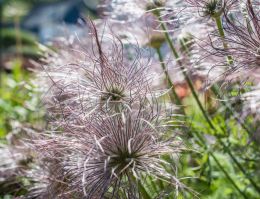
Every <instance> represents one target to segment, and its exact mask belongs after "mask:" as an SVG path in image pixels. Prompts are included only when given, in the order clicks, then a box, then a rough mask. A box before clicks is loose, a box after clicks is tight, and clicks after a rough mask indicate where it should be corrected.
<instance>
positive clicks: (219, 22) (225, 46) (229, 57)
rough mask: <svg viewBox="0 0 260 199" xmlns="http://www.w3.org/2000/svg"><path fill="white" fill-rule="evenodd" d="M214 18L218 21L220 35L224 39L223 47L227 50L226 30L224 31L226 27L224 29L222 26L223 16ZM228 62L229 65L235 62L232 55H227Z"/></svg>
mask: <svg viewBox="0 0 260 199" xmlns="http://www.w3.org/2000/svg"><path fill="white" fill-rule="evenodd" d="M214 19H215V22H216V25H217V28H218V32H219V35H220V37H221V38H222V41H223V47H224V49H225V50H227V49H228V45H227V43H226V42H225V41H224V39H225V32H224V29H223V26H222V21H221V16H217V17H215V18H214ZM227 62H228V64H229V65H230V64H232V63H233V59H232V57H231V56H230V55H228V56H227Z"/></svg>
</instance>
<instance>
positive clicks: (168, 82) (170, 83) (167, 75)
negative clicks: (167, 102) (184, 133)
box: [156, 48, 184, 113]
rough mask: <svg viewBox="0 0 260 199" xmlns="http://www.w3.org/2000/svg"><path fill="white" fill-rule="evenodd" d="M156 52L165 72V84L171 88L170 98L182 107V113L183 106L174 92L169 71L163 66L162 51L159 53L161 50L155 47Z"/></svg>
mask: <svg viewBox="0 0 260 199" xmlns="http://www.w3.org/2000/svg"><path fill="white" fill-rule="evenodd" d="M156 52H157V54H158V57H159V60H160V63H161V67H162V69H163V71H164V74H165V77H166V79H167V84H168V88H169V89H171V95H170V98H171V100H172V101H173V102H174V101H175V102H176V104H177V105H179V106H180V107H181V108H182V112H183V113H184V110H183V106H182V103H181V100H180V98H179V96H178V95H177V93H176V92H175V89H174V84H173V82H172V80H171V78H170V76H169V73H168V71H167V69H166V66H165V63H164V60H163V56H162V53H161V50H160V49H159V48H156Z"/></svg>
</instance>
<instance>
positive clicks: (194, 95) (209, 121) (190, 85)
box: [158, 16, 260, 193]
mask: <svg viewBox="0 0 260 199" xmlns="http://www.w3.org/2000/svg"><path fill="white" fill-rule="evenodd" d="M158 18H159V21H162V20H161V17H160V16H159V17H158ZM161 26H162V29H163V31H164V34H165V38H166V41H167V42H168V45H169V47H170V49H171V51H172V53H173V55H174V57H175V58H176V60H177V63H178V64H179V66H180V68H181V70H182V73H183V76H184V78H185V80H186V82H187V83H188V86H189V88H190V89H191V93H192V95H193V97H194V99H195V101H196V103H197V104H198V106H199V108H200V110H201V112H202V114H203V116H204V118H205V119H206V121H207V122H208V124H209V126H210V128H211V129H212V130H214V131H215V132H218V131H217V129H216V128H215V126H214V125H213V123H212V121H211V119H210V117H209V116H208V114H207V113H206V111H205V109H204V107H203V106H202V103H201V102H200V100H199V97H198V95H197V93H196V91H195V88H194V86H193V83H192V80H191V79H190V77H189V76H188V74H187V73H186V71H185V68H184V67H183V65H182V63H181V61H180V60H179V58H180V56H179V54H178V52H177V50H176V49H175V47H174V45H173V43H172V41H171V39H170V36H169V34H168V31H167V28H166V26H165V24H164V23H163V22H161ZM216 138H217V140H218V141H219V143H220V144H221V145H222V146H223V148H224V149H225V150H226V151H227V153H228V155H229V156H230V157H231V159H232V160H233V161H234V163H235V164H236V165H237V167H238V168H239V170H240V171H241V172H242V173H243V174H244V175H245V177H246V178H247V179H248V180H249V181H250V182H251V184H252V185H253V186H254V187H255V188H256V190H257V191H258V192H259V193H260V189H258V186H256V183H255V182H254V181H253V180H252V179H251V178H250V177H249V176H248V174H247V173H246V171H245V170H244V169H243V167H242V165H241V164H240V163H239V162H238V161H237V159H236V158H235V156H234V155H233V154H232V153H231V151H230V149H229V148H228V147H227V146H226V145H225V143H224V142H223V141H222V140H221V139H220V138H219V137H216ZM252 182H253V183H252Z"/></svg>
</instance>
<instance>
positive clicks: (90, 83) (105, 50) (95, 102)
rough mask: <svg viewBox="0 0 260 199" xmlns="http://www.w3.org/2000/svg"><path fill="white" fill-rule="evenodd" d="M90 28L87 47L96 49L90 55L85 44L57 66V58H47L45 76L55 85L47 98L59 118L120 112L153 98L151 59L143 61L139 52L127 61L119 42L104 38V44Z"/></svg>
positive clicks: (50, 88) (48, 103) (94, 28)
mask: <svg viewBox="0 0 260 199" xmlns="http://www.w3.org/2000/svg"><path fill="white" fill-rule="evenodd" d="M90 29H91V33H90V35H89V36H90V37H91V38H92V40H91V39H89V40H88V41H87V42H86V44H85V45H88V46H92V49H91V50H90V52H86V51H83V50H84V48H85V46H84V45H83V44H81V45H78V46H80V47H76V46H75V48H74V49H71V50H69V49H68V51H72V53H73V51H74V53H75V51H76V52H77V54H75V55H74V56H72V57H70V60H66V58H65V59H64V60H63V61H61V63H60V64H57V62H55V60H56V59H53V57H50V58H49V60H48V59H47V62H48V65H47V66H45V70H44V72H43V73H42V74H43V75H44V76H46V77H47V81H49V80H51V81H49V82H51V84H48V85H49V91H48V93H47V97H46V98H45V99H46V101H47V103H46V104H47V106H48V109H49V110H50V112H52V113H53V115H54V116H55V117H57V116H58V117H62V118H74V117H79V114H81V115H85V116H86V115H87V114H88V113H91V112H93V111H95V110H99V111H104V110H106V111H108V110H109V111H119V110H120V109H122V108H124V107H125V106H132V105H133V104H134V103H138V102H139V101H141V99H142V98H143V96H146V97H148V96H149V92H150V91H149V90H150V88H149V81H150V78H151V76H149V74H148V72H147V71H148V67H149V60H145V61H144V60H141V59H140V51H139V50H138V49H136V57H133V58H132V61H129V60H128V59H125V57H124V50H123V48H124V47H123V44H122V43H121V41H120V40H119V39H117V38H115V36H113V37H114V38H106V37H105V36H104V37H105V38H104V40H106V41H100V38H99V35H98V33H97V30H96V27H95V26H94V24H90ZM111 49H112V50H111ZM111 51H112V52H111ZM62 53H63V54H62ZM62 53H61V55H58V57H59V56H61V57H62V58H63V57H66V54H65V53H64V49H63V51H62ZM66 53H68V52H66ZM79 54H80V55H79ZM50 60H51V61H50ZM46 74H47V75H46Z"/></svg>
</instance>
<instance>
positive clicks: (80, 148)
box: [31, 22, 180, 199]
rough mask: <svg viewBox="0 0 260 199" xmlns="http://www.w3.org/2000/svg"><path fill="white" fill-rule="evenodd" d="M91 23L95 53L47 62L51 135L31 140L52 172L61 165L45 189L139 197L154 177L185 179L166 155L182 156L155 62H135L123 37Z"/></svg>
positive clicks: (62, 193) (68, 193)
mask: <svg viewBox="0 0 260 199" xmlns="http://www.w3.org/2000/svg"><path fill="white" fill-rule="evenodd" d="M90 29H91V34H90V36H91V38H92V40H90V41H91V42H90V44H91V45H92V49H91V52H88V51H79V50H78V51H77V52H80V53H81V55H77V53H76V54H74V52H75V51H74V52H73V53H72V54H70V53H68V54H69V55H70V57H71V58H70V60H69V61H68V60H67V59H66V58H65V59H64V60H63V61H61V64H57V63H56V64H55V59H54V60H53V59H50V60H51V61H49V63H48V65H47V66H46V67H45V68H44V69H45V70H44V72H43V73H47V77H48V78H47V81H48V80H51V82H52V83H51V84H48V85H49V88H48V89H49V91H48V95H47V97H46V104H47V106H48V108H49V109H48V110H49V111H48V112H49V114H50V115H51V116H52V117H53V119H52V120H51V123H50V129H51V131H50V132H51V133H49V132H46V133H44V134H37V135H34V137H33V139H32V144H31V147H32V148H33V149H34V150H35V151H36V153H37V155H38V156H40V157H44V159H46V160H51V161H50V162H53V164H50V165H49V164H48V165H47V172H48V173H50V172H49V171H48V168H55V170H56V172H51V175H52V178H51V180H50V183H49V185H46V186H43V187H45V188H44V190H47V192H48V193H47V195H48V196H51V197H54V196H53V195H49V192H51V193H52V194H55V197H57V198H62V197H63V198H66V197H70V196H73V197H74V198H82V197H83V198H89V199H93V198H96V199H101V198H122V197H124V196H125V195H127V197H128V198H139V195H138V182H139V181H140V180H141V179H143V178H144V177H145V176H147V175H150V176H152V177H155V178H156V177H157V178H162V179H164V180H165V181H166V182H168V183H169V184H173V183H174V185H173V186H176V183H177V184H178V185H179V182H178V181H177V180H176V179H174V178H173V177H172V176H171V175H169V174H168V173H167V172H166V170H165V168H164V167H165V165H166V163H165V162H164V161H163V160H162V159H161V156H163V155H167V154H170V155H176V154H177V153H178V152H179V150H180V146H179V145H180V143H179V142H177V141H176V139H175V136H173V134H172V133H171V136H169V135H167V136H166V134H167V132H168V131H167V128H166V127H164V128H162V127H161V118H160V115H161V113H160V112H161V110H160V109H159V108H158V105H157V99H155V97H154V94H153V93H152V92H151V91H150V87H149V84H150V81H151V74H149V70H148V66H149V65H148V64H144V63H143V62H142V61H140V57H138V56H137V57H134V58H131V60H132V61H131V62H129V60H127V59H125V55H124V52H123V49H124V46H123V44H122V43H121V42H120V40H119V39H118V38H116V37H115V36H114V37H112V39H111V38H110V39H109V40H105V38H106V36H105V35H103V36H102V37H100V35H99V34H98V31H97V28H96V26H95V25H94V24H93V22H90ZM101 38H103V39H101ZM107 43H108V44H107ZM88 44H89V43H88ZM106 44H107V46H106ZM82 45H83V44H82V43H81V46H82ZM75 46H76V45H75ZM79 46H80V45H79ZM83 49H84V48H83ZM137 50H138V49H137ZM62 51H64V49H63V50H62ZM65 51H66V50H65ZM137 55H139V54H137ZM60 56H63V54H61V55H58V57H59V58H60ZM63 57H66V56H63ZM47 62H48V59H47ZM148 63H149V62H148ZM51 171H53V170H51ZM52 179H55V180H52ZM47 184H48V183H47ZM54 189H55V190H56V191H52V190H54ZM36 190H37V191H34V192H33V193H40V195H44V194H43V193H44V191H42V192H41V191H40V190H38V189H36ZM48 190H51V191H48Z"/></svg>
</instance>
